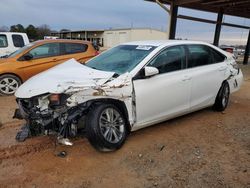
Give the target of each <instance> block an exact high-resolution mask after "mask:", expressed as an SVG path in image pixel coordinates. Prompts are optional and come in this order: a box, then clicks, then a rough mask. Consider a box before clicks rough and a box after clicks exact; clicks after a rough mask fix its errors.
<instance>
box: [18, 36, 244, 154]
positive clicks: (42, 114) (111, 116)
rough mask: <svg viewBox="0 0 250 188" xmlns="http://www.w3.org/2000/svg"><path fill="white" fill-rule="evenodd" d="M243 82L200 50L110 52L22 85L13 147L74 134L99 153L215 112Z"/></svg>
mask: <svg viewBox="0 0 250 188" xmlns="http://www.w3.org/2000/svg"><path fill="white" fill-rule="evenodd" d="M242 80H243V75H242V73H241V70H240V69H239V68H238V67H237V64H236V62H235V60H234V58H233V57H232V56H231V55H229V54H228V53H227V52H225V51H223V50H221V49H219V48H217V47H215V46H213V45H210V44H207V43H203V42H192V41H171V40H170V41H142V42H131V43H126V44H122V45H119V46H116V47H114V48H112V49H110V50H108V51H106V52H104V53H102V54H100V55H99V56H97V57H95V58H93V59H91V60H90V61H88V62H87V63H86V65H81V64H79V63H78V62H76V61H75V60H73V59H72V60H69V61H67V62H65V63H63V64H61V65H58V66H56V67H54V68H51V69H49V70H47V71H45V72H43V73H40V74H38V75H36V76H34V77H32V78H31V79H29V80H28V81H26V82H25V83H24V84H23V85H21V87H20V88H19V89H18V90H17V92H16V94H15V96H16V97H17V102H18V105H19V110H18V109H17V110H16V112H15V116H16V117H17V118H18V117H19V118H23V119H26V121H27V126H26V128H25V127H24V128H23V130H22V131H21V132H19V133H18V135H17V140H21V141H23V140H24V139H25V138H26V137H28V136H32V135H37V134H38V135H39V134H48V133H49V132H51V130H52V131H53V132H54V133H55V132H56V133H57V136H58V139H59V141H60V142H61V143H64V144H69V145H70V144H71V142H70V141H69V140H68V138H70V137H71V136H75V135H76V134H77V130H79V129H80V128H85V129H86V134H87V137H88V139H89V141H90V143H91V144H92V145H93V146H94V147H95V148H97V149H98V150H101V151H107V150H108V151H110V150H116V149H118V148H120V147H121V146H122V144H123V143H124V141H125V139H126V137H127V135H128V133H129V132H130V131H135V130H138V129H141V128H144V127H147V126H150V125H153V124H156V123H159V122H162V121H165V120H168V119H171V118H174V117H177V116H181V115H184V114H187V113H190V112H193V111H197V110H200V109H202V108H206V107H209V106H213V107H214V109H215V110H217V111H223V110H224V109H225V108H226V107H227V105H228V101H229V95H230V93H232V92H234V91H237V90H238V89H239V88H240V86H241V83H242Z"/></svg>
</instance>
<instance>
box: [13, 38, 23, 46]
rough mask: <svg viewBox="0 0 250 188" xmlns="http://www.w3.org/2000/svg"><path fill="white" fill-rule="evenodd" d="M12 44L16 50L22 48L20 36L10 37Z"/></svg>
mask: <svg viewBox="0 0 250 188" xmlns="http://www.w3.org/2000/svg"><path fill="white" fill-rule="evenodd" d="M12 40H13V44H14V46H15V47H17V48H21V47H23V46H24V40H23V36H22V35H12Z"/></svg>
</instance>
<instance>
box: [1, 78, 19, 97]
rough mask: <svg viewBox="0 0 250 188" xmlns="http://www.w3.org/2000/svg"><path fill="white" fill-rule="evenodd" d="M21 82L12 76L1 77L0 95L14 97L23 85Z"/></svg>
mask: <svg viewBox="0 0 250 188" xmlns="http://www.w3.org/2000/svg"><path fill="white" fill-rule="evenodd" d="M21 83H22V82H21V80H20V79H19V78H18V77H17V76H15V75H12V74H4V75H1V76H0V95H13V94H14V93H15V92H16V90H17V89H18V87H19V86H20V85H21Z"/></svg>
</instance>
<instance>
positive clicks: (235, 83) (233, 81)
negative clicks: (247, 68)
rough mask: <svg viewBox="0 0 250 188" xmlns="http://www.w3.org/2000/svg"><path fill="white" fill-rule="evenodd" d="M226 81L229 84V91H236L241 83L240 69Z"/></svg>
mask: <svg viewBox="0 0 250 188" xmlns="http://www.w3.org/2000/svg"><path fill="white" fill-rule="evenodd" d="M228 83H229V86H230V93H233V92H235V91H238V90H239V89H240V87H241V85H242V83H243V74H242V72H241V70H239V72H238V74H237V75H235V76H232V77H231V78H230V79H229V80H228Z"/></svg>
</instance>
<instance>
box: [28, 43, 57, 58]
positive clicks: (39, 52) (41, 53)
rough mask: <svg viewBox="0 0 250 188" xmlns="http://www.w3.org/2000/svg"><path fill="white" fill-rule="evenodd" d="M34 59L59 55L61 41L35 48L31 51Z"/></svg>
mask: <svg viewBox="0 0 250 188" xmlns="http://www.w3.org/2000/svg"><path fill="white" fill-rule="evenodd" d="M29 54H31V55H32V56H33V59H38V58H45V57H53V56H58V55H59V54H60V53H59V43H49V44H44V45H41V46H38V47H35V48H33V49H32V50H30V51H29Z"/></svg>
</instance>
